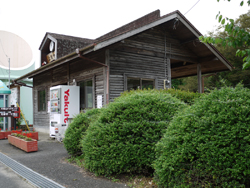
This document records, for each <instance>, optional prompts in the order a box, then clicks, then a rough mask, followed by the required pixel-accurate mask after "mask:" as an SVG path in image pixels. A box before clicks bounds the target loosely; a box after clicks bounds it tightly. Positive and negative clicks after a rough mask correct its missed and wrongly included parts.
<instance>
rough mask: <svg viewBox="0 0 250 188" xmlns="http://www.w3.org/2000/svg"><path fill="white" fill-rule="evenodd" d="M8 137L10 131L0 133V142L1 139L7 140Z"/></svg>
mask: <svg viewBox="0 0 250 188" xmlns="http://www.w3.org/2000/svg"><path fill="white" fill-rule="evenodd" d="M8 135H11V131H4V132H0V140H1V139H7V138H8Z"/></svg>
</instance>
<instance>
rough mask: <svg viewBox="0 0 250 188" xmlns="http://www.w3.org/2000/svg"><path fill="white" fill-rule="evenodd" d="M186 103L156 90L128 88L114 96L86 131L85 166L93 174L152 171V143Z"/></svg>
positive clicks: (153, 147) (153, 156)
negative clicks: (132, 89)
mask: <svg viewBox="0 0 250 188" xmlns="http://www.w3.org/2000/svg"><path fill="white" fill-rule="evenodd" d="M186 106H187V105H186V104H185V103H183V102H181V101H180V100H178V99H176V98H174V97H172V96H171V95H170V94H166V93H164V92H163V91H159V90H143V91H142V90H137V91H131V92H130V93H125V94H124V95H122V96H121V97H119V98H116V99H115V101H114V102H112V103H110V104H109V105H108V106H107V108H106V109H103V111H102V112H101V114H100V118H99V119H98V121H97V122H95V123H94V124H91V125H90V126H89V128H88V130H87V132H86V136H85V137H84V139H83V141H82V149H83V151H84V153H85V157H84V160H85V161H84V162H85V167H86V168H87V169H89V170H90V171H92V172H94V173H95V174H96V175H99V174H103V175H110V174H113V173H116V174H120V173H127V172H137V173H146V174H147V173H149V174H152V165H151V164H152V162H153V161H154V160H155V151H154V150H155V144H156V143H157V142H158V141H159V140H160V138H161V137H162V135H163V132H164V130H165V129H166V128H167V126H168V124H169V121H170V120H171V119H172V117H173V116H174V115H175V114H176V112H177V111H178V110H179V109H182V108H184V107H186Z"/></svg>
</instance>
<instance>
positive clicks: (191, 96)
mask: <svg viewBox="0 0 250 188" xmlns="http://www.w3.org/2000/svg"><path fill="white" fill-rule="evenodd" d="M164 91H165V92H166V93H170V94H171V95H172V96H174V97H176V98H177V99H180V100H181V101H183V102H185V103H187V104H189V105H192V104H193V103H194V101H195V100H196V99H198V98H200V97H201V96H202V95H204V94H201V93H194V92H189V91H183V90H179V89H167V90H164Z"/></svg>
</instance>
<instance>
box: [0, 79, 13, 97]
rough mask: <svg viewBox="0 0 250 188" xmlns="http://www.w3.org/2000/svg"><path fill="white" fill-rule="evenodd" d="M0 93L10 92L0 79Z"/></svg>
mask: <svg viewBox="0 0 250 188" xmlns="http://www.w3.org/2000/svg"><path fill="white" fill-rule="evenodd" d="M0 94H11V91H10V89H9V88H8V87H7V86H6V85H5V84H4V83H3V82H2V81H1V80H0Z"/></svg>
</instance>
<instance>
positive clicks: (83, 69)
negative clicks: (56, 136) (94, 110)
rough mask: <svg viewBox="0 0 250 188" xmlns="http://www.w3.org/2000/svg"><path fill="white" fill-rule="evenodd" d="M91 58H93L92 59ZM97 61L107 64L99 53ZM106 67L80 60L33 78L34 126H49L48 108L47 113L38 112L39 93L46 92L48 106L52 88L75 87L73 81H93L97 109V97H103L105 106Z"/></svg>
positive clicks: (102, 54)
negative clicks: (104, 83)
mask: <svg viewBox="0 0 250 188" xmlns="http://www.w3.org/2000/svg"><path fill="white" fill-rule="evenodd" d="M90 58H91V57H90ZM94 59H95V60H96V61H100V62H102V63H105V62H104V61H105V57H104V53H99V54H98V55H97V56H96V58H94ZM104 69H105V68H104V67H102V66H100V65H96V64H94V63H90V62H88V61H86V60H79V61H76V62H71V63H69V64H64V65H62V66H58V67H55V68H54V69H52V70H50V71H46V72H44V73H42V74H39V75H37V76H35V77H34V78H33V96H34V97H33V109H34V125H35V126H49V120H50V114H49V113H48V106H46V111H38V91H40V90H44V89H45V91H46V105H48V101H49V100H50V98H49V97H50V87H52V86H55V85H66V84H67V83H69V85H73V84H74V83H73V79H75V81H76V83H79V82H81V81H86V80H93V81H94V83H93V85H94V95H95V102H94V104H95V107H96V106H97V101H96V98H97V97H96V96H97V95H102V97H103V100H102V101H103V105H104V86H103V80H104V76H103V74H104Z"/></svg>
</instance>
